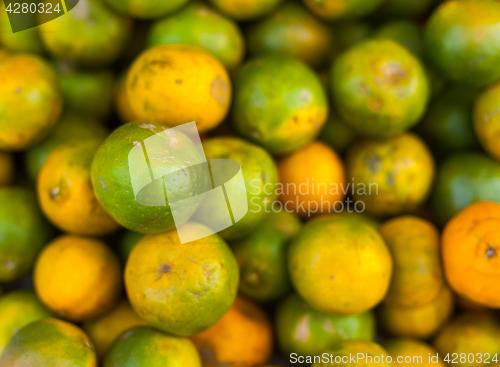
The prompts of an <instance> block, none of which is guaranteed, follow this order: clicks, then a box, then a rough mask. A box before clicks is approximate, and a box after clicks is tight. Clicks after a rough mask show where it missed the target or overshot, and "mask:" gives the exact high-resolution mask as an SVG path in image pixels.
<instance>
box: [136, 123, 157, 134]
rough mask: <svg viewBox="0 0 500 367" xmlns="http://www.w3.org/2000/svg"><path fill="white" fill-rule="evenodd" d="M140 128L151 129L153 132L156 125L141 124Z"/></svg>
mask: <svg viewBox="0 0 500 367" xmlns="http://www.w3.org/2000/svg"><path fill="white" fill-rule="evenodd" d="M139 127H140V128H141V129H145V130H151V131H152V132H154V128H155V127H156V126H155V125H153V124H142V125H140V126H139Z"/></svg>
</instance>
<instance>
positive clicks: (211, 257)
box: [125, 222, 239, 336]
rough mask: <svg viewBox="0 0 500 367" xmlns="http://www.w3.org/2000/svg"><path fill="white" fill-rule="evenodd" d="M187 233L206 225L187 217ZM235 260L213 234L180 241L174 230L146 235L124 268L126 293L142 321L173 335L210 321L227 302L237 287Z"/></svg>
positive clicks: (195, 329) (197, 329) (186, 333)
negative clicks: (189, 219) (188, 220)
mask: <svg viewBox="0 0 500 367" xmlns="http://www.w3.org/2000/svg"><path fill="white" fill-rule="evenodd" d="M184 226H185V227H184V230H186V231H189V232H190V233H192V234H196V233H201V232H202V231H204V230H206V229H207V228H206V227H205V226H202V225H201V224H198V223H194V222H189V223H186V224H185V225H184ZM238 280H239V274H238V264H237V263H236V260H235V258H234V256H233V254H232V253H231V250H230V249H229V247H228V246H227V244H226V243H225V242H224V240H222V238H221V237H220V236H218V235H217V234H213V235H210V236H208V237H205V238H201V239H199V240H196V241H192V242H189V243H184V244H181V243H180V242H179V238H178V236H177V233H176V231H170V232H164V233H160V234H156V235H147V236H145V237H144V238H143V239H141V240H140V241H139V242H138V243H137V244H136V245H135V247H134V249H133V250H132V252H131V253H130V256H129V258H128V261H127V266H126V268H125V285H126V289H127V294H128V298H129V300H130V303H131V304H132V307H133V308H134V310H135V311H136V312H137V314H138V315H139V316H140V317H141V318H142V319H144V320H145V321H146V322H148V324H150V325H152V326H154V327H156V328H158V329H160V330H163V331H166V332H168V333H170V334H174V335H178V336H189V335H193V334H196V333H198V332H201V331H202V330H205V329H207V328H209V327H210V326H212V325H214V324H215V323H216V322H217V321H218V320H219V319H220V318H221V317H222V316H223V315H224V314H225V313H226V311H227V310H228V309H229V308H230V307H231V305H232V304H233V302H234V299H235V298H236V292H237V289H238Z"/></svg>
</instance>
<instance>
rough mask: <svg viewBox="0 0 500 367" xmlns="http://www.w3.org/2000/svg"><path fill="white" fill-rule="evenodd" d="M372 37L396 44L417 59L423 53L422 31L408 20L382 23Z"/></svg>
mask: <svg viewBox="0 0 500 367" xmlns="http://www.w3.org/2000/svg"><path fill="white" fill-rule="evenodd" d="M374 37H375V38H378V39H386V40H392V41H394V42H397V43H399V44H400V45H402V46H404V47H406V49H408V51H410V52H411V53H412V54H413V55H415V56H418V57H421V56H422V54H423V53H424V38H423V33H422V29H421V28H420V27H419V26H418V24H417V23H416V22H412V21H410V20H394V21H391V22H387V23H384V24H383V25H382V26H381V27H379V28H378V29H377V30H376V31H375V34H374Z"/></svg>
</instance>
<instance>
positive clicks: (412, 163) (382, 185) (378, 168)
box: [346, 133, 434, 216]
mask: <svg viewBox="0 0 500 367" xmlns="http://www.w3.org/2000/svg"><path fill="white" fill-rule="evenodd" d="M346 168H347V173H348V175H347V177H348V178H349V177H350V178H351V179H352V181H351V182H352V185H353V187H354V188H355V193H354V199H355V200H356V201H361V202H363V203H364V204H365V206H366V211H367V212H368V213H369V214H374V215H379V216H383V215H394V214H402V213H405V212H408V211H410V210H413V209H415V208H417V207H418V206H419V205H420V204H422V202H423V201H424V200H425V199H426V198H427V196H428V194H429V193H430V190H431V185H432V182H433V178H434V159H433V157H432V155H431V152H430V151H429V149H428V148H427V146H426V145H425V144H424V142H423V141H422V140H421V139H420V138H419V137H418V136H417V135H415V134H413V133H406V134H402V135H399V136H396V137H393V138H389V139H384V140H364V141H363V140H361V141H358V142H357V143H355V144H354V145H353V146H351V148H350V149H349V151H348V152H347V157H346ZM348 182H349V179H348Z"/></svg>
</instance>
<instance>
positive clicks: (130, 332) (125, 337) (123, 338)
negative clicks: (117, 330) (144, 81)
mask: <svg viewBox="0 0 500 367" xmlns="http://www.w3.org/2000/svg"><path fill="white" fill-rule="evenodd" d="M133 333H134V332H133V331H132V330H130V331H127V332H126V333H125V334H123V335H122V340H125V339H128V338H129V337H130V336H131V335H132V334H133Z"/></svg>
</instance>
